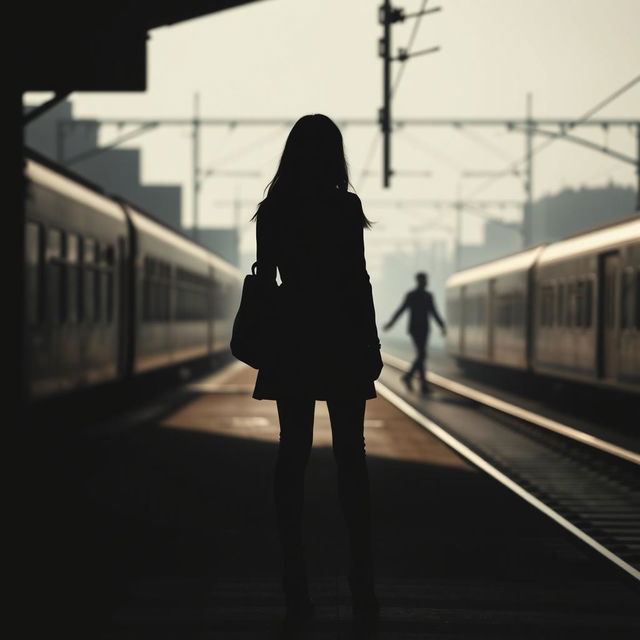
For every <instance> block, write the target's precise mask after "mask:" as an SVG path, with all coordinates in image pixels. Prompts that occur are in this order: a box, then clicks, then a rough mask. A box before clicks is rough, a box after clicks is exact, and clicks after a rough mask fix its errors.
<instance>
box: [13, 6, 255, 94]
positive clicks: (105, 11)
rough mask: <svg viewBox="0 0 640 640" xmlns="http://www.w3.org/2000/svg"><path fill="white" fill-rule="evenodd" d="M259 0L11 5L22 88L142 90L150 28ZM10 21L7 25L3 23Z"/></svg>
mask: <svg viewBox="0 0 640 640" xmlns="http://www.w3.org/2000/svg"><path fill="white" fill-rule="evenodd" d="M256 1H258V0H170V1H169V0H156V1H151V0H148V1H141V0H137V1H136V0H108V1H106V0H102V1H98V2H86V1H85V2H79V1H78V0H75V1H71V0H58V1H57V2H51V1H50V0H39V1H38V0H37V1H35V2H25V3H19V4H18V3H16V7H15V9H14V11H13V21H14V24H15V27H16V28H15V29H14V30H13V34H14V35H15V36H17V37H15V40H14V41H15V42H16V43H17V50H16V55H17V63H18V64H17V66H18V69H19V77H20V84H21V89H22V90H23V91H56V92H63V91H144V90H145V89H146V67H147V65H146V42H147V38H148V35H147V34H148V31H149V30H150V29H155V28H156V27H161V26H165V25H171V24H175V23H177V22H183V21H185V20H191V19H193V18H198V17H201V16H203V15H207V14H210V13H216V12H218V11H223V10H225V9H231V8H233V7H237V6H240V5H244V4H249V3H253V2H256ZM7 26H9V25H7Z"/></svg>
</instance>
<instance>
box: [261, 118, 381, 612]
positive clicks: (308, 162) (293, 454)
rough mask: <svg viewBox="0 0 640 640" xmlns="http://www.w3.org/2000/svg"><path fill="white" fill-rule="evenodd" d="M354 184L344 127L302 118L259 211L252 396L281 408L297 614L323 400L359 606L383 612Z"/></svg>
mask: <svg viewBox="0 0 640 640" xmlns="http://www.w3.org/2000/svg"><path fill="white" fill-rule="evenodd" d="M348 186H349V178H348V172H347V166H346V161H345V156H344V149H343V144H342V135H341V133H340V131H339V129H338V127H337V126H336V125H335V124H334V123H333V122H332V121H331V120H330V119H329V118H327V117H326V116H323V115H320V114H315V115H310V116H304V117H302V118H300V120H298V122H297V123H296V124H295V125H294V127H293V129H292V130H291V132H290V134H289V136H288V138H287V142H286V145H285V148H284V151H283V153H282V157H281V159H280V164H279V166H278V170H277V172H276V175H275V177H274V179H273V180H272V181H271V183H270V185H269V190H268V194H267V197H266V198H265V199H264V200H263V201H262V202H261V203H260V206H259V208H258V211H257V213H256V216H255V219H256V223H257V224H256V240H257V262H258V267H257V270H258V277H259V279H260V282H261V286H262V287H263V288H264V291H265V298H268V299H269V300H270V307H271V308H270V309H269V310H268V311H269V313H270V316H269V317H270V321H269V325H268V331H266V334H267V335H266V337H265V341H264V353H263V358H262V363H261V364H262V366H260V368H259V372H258V377H257V380H256V385H255V390H254V393H253V397H254V398H256V399H272V400H276V401H277V403H278V414H279V419H280V442H279V449H278V457H277V463H276V470H275V477H274V496H275V504H276V512H277V521H278V532H279V536H280V543H281V548H282V586H283V590H284V594H285V597H286V603H287V618H288V619H308V618H310V617H311V616H312V615H313V602H312V600H311V597H310V594H309V590H308V582H307V571H306V563H305V554H304V544H303V539H302V516H303V500H304V477H305V470H306V467H307V461H308V459H309V452H310V449H311V443H312V437H313V417H314V407H315V401H316V400H326V401H327V405H328V408H329V412H330V417H331V428H332V434H333V451H334V454H335V458H336V461H337V465H338V484H339V493H340V502H341V507H342V512H343V515H344V518H345V521H346V523H347V526H348V531H349V543H350V551H351V556H350V557H351V562H350V566H349V573H348V579H349V585H350V587H351V592H352V604H353V612H354V614H355V615H356V616H359V617H368V618H370V617H375V616H376V615H377V613H378V610H379V604H378V601H377V598H376V595H375V590H374V571H373V559H372V554H371V526H370V506H369V478H368V475H367V463H366V457H365V443H364V413H365V404H366V400H367V399H368V398H375V397H376V392H375V388H374V385H373V381H374V380H375V379H376V378H377V377H378V376H379V374H380V370H381V369H382V360H381V358H380V342H379V340H378V333H377V329H376V322H375V311H374V306H373V297H372V292H371V284H370V281H369V275H368V273H367V270H366V264H365V257H364V243H363V228H365V227H368V226H370V223H369V221H368V220H367V218H366V217H365V215H364V212H363V210H362V205H361V203H360V199H359V198H358V197H357V196H356V195H355V194H353V193H350V192H348V191H347V189H348ZM276 269H277V271H278V272H279V274H280V279H281V285H280V286H279V287H278V288H277V289H275V282H276ZM267 292H268V293H267ZM265 317H266V313H265Z"/></svg>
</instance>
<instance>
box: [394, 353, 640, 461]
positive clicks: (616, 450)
mask: <svg viewBox="0 0 640 640" xmlns="http://www.w3.org/2000/svg"><path fill="white" fill-rule="evenodd" d="M382 359H383V361H384V363H385V364H388V365H390V366H392V367H394V368H395V369H400V370H402V371H406V370H407V369H408V368H409V367H410V363H409V362H407V361H406V360H403V359H402V358H398V357H397V356H392V355H391V354H388V353H383V355H382ZM427 380H428V381H429V382H430V383H432V384H434V385H435V386H437V387H440V388H442V389H445V390H446V391H450V392H451V393H454V394H456V395H459V396H462V397H464V398H468V399H469V400H473V401H474V402H478V403H480V404H483V405H485V406H487V407H491V408H492V409H495V410H497V411H500V412H501V413H504V414H506V415H509V416H511V417H513V418H518V419H519V420H524V421H525V422H528V423H530V424H533V425H535V426H537V427H542V428H544V429H548V430H549V431H553V432H554V433H558V434H560V435H562V436H565V437H566V438H571V439H572V440H575V441H576V442H580V443H581V444H585V445H587V446H590V447H593V448H595V449H599V450H600V451H604V452H605V453H608V454H610V455H613V456H616V457H618V458H622V459H623V460H627V461H628V462H632V463H634V464H637V465H640V454H638V453H636V452H635V451H631V450H629V449H625V448H624V447H620V446H618V445H615V444H612V443H611V442H607V441H606V440H602V439H601V438H597V437H595V436H592V435H589V434H588V433H585V432H584V431H580V429H576V428H575V427H570V426H569V425H566V424H562V423H561V422H558V421H557V420H552V419H551V418H546V417H545V416H541V415H539V414H537V413H534V412H533V411H529V410H528V409H523V408H522V407H518V406H517V405H515V404H512V403H511V402H507V401H505V400H500V399H499V398H496V397H495V396H492V395H490V394H488V393H484V392H483V391H479V390H478V389H474V388H473V387H469V386H468V385H465V384H462V383H461V382H456V381H455V380H451V379H450V378H446V377H445V376H441V375H440V374H438V373H434V372H432V371H429V372H428V373H427Z"/></svg>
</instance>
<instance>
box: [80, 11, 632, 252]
mask: <svg viewBox="0 0 640 640" xmlns="http://www.w3.org/2000/svg"><path fill="white" fill-rule="evenodd" d="M379 4H380V2H379V0H263V1H261V2H257V3H255V4H249V5H246V6H244V7H241V8H238V9H232V10H229V11H225V12H222V13H219V14H214V15H212V16H209V17H205V18H201V19H198V20H193V21H189V22H185V23H182V24H179V25H176V26H172V27H166V28H161V29H157V30H155V31H153V32H152V33H151V38H150V40H149V45H148V54H149V65H148V91H147V92H146V93H137V94H134V93H124V94H99V93H84V94H74V95H73V96H72V99H73V102H74V107H75V113H76V116H79V117H101V116H102V117H118V116H122V117H126V116H132V117H133V116H135V117H150V118H155V117H162V116H184V117H189V116H190V115H191V113H192V105H193V94H194V93H195V92H196V91H197V92H199V93H200V96H201V113H202V115H203V116H212V117H213V116H215V117H226V116H228V117H239V116H248V117H251V116H270V117H278V116H280V117H287V118H297V117H299V116H301V115H303V114H305V113H314V112H321V113H326V114H327V115H329V116H331V117H333V118H335V119H340V118H342V117H370V118H375V117H376V114H377V111H378V108H379V107H380V105H381V92H382V86H381V82H382V78H381V76H382V73H381V61H380V58H378V55H377V42H378V39H379V37H380V36H381V27H380V25H379V24H378V21H377V12H378V5H379ZM421 4H422V3H421V0H404V1H403V2H397V4H396V6H400V7H404V8H405V9H406V11H407V12H410V11H415V10H417V9H418V8H419V7H420V6H421ZM427 6H428V7H434V6H441V7H442V9H443V10H442V11H441V12H440V13H438V14H435V15H432V16H427V17H425V18H424V19H423V20H422V22H421V25H420V30H419V32H418V36H417V39H416V42H415V45H414V48H415V49H423V48H427V47H431V46H434V45H440V46H441V47H442V49H441V51H440V52H438V53H436V54H432V55H429V56H425V57H417V58H415V59H413V60H410V61H409V62H408V64H407V67H406V69H405V71H404V76H403V78H402V82H401V84H400V88H399V90H398V94H397V97H396V99H395V102H394V115H395V116H397V117H411V116H414V117H421V116H422V117H424V116H444V117H455V116H459V117H473V116H478V117H518V116H519V117H522V116H524V111H525V101H526V93H527V92H528V91H530V92H532V94H533V110H534V115H538V116H547V117H554V116H555V117H568V118H576V117H578V116H580V115H581V114H582V113H584V112H585V111H587V110H588V109H589V108H591V107H592V106H594V105H595V104H596V103H597V102H599V101H600V100H602V99H603V98H605V97H606V96H608V95H609V94H610V93H612V92H613V91H615V90H616V89H617V88H619V87H620V86H622V85H623V84H625V83H626V82H628V81H629V80H630V79H632V78H633V77H634V76H636V75H638V73H640V38H638V25H639V24H640V0H536V1H535V2H531V1H530V0H439V2H436V0H430V1H429V2H428V4H427ZM412 26H413V21H412V20H410V21H407V23H405V24H400V25H396V26H394V28H393V38H394V49H397V47H402V46H405V45H406V43H407V40H408V38H409V34H410V30H411V29H412ZM398 66H399V65H397V64H396V70H397V68H398ZM596 117H601V118H604V117H612V118H616V117H634V118H640V84H639V85H636V86H635V87H634V88H633V89H631V90H630V91H629V92H628V93H627V94H625V95H624V96H622V97H621V98H619V99H618V100H617V101H615V102H614V103H612V104H611V105H609V106H608V107H606V108H605V109H604V110H603V111H602V112H600V113H599V114H598V115H597V116H596ZM343 133H344V136H345V143H346V148H347V153H348V159H349V162H350V166H351V170H352V181H353V182H354V185H355V187H356V189H357V191H358V193H359V194H360V196H361V197H362V199H363V200H364V202H365V207H366V202H367V200H378V199H381V198H391V199H393V200H397V199H402V198H447V199H450V198H454V197H455V195H456V190H457V188H458V184H459V183H460V172H461V170H464V169H468V170H480V169H489V170H497V169H502V168H504V167H505V165H506V163H507V161H508V160H509V159H517V158H519V157H521V156H522V154H523V151H524V138H523V136H522V135H520V134H517V133H513V132H507V131H506V130H505V129H502V128H496V129H472V130H469V132H468V133H467V132H466V131H462V132H459V131H456V130H453V129H449V128H446V129H433V128H412V129H409V130H406V131H403V132H399V133H398V134H397V135H396V136H395V139H394V168H395V169H396V170H400V171H401V170H403V169H407V170H430V171H432V172H433V175H432V176H431V177H430V178H424V177H422V178H416V177H411V178H410V177H404V178H403V177H400V176H398V177H397V178H396V179H395V180H394V183H393V186H392V189H391V190H383V189H382V188H381V186H380V182H381V181H380V177H379V175H376V176H371V177H367V178H366V179H365V180H364V181H363V180H361V179H360V174H361V172H362V169H363V166H364V163H365V158H366V157H367V153H368V150H369V148H370V145H371V143H372V140H373V139H374V137H375V135H376V131H375V130H374V129H372V128H371V129H362V128H357V129H356V128H353V129H350V128H347V129H346V130H344V131H343ZM116 134H117V132H116V130H115V129H113V128H112V129H109V128H104V129H103V132H102V140H103V141H104V142H107V141H108V140H109V139H110V138H111V137H113V136H114V135H116ZM286 134H287V130H286V129H284V128H275V129H274V128H271V129H268V128H238V129H235V130H230V129H224V128H220V129H205V130H204V131H203V135H202V162H203V167H204V168H211V169H218V170H240V171H244V170H246V171H261V172H262V174H261V176H260V177H258V178H242V179H241V178H230V177H225V176H223V175H221V176H213V177H211V178H209V179H207V180H206V181H205V183H204V186H203V191H202V194H201V221H202V223H203V224H219V225H222V226H224V225H229V224H232V220H233V219H232V215H231V210H230V208H229V207H222V206H220V205H218V206H216V205H215V201H216V200H228V199H230V198H233V197H234V195H235V194H237V193H239V194H240V195H241V197H242V198H243V199H245V200H249V201H258V200H259V199H260V197H261V194H262V190H263V188H264V186H265V184H266V183H267V182H268V181H269V180H270V178H271V177H272V174H273V171H274V170H275V164H276V161H277V158H278V156H279V153H280V151H281V149H282V145H283V142H284V139H285V137H286ZM578 135H584V136H585V137H589V138H590V139H592V140H593V141H595V142H598V143H603V142H608V144H610V146H611V147H612V148H615V149H617V150H620V151H622V152H625V153H627V154H628V155H632V156H633V155H635V154H636V141H635V137H634V136H633V135H632V132H631V131H626V130H625V131H622V130H619V131H610V132H609V133H608V134H606V133H605V132H602V131H601V130H593V131H591V130H587V129H584V130H582V131H581V132H580V133H579V134H578ZM127 146H132V147H135V146H139V147H141V148H142V149H143V176H144V179H145V180H147V181H149V182H180V183H182V184H183V185H184V186H185V189H184V200H183V216H184V219H185V221H186V222H187V223H189V222H190V215H191V192H190V159H191V155H190V154H191V152H190V132H189V130H188V129H184V130H176V129H163V130H157V131H153V132H150V133H147V134H145V135H144V136H142V137H140V138H137V139H135V140H133V141H132V142H131V143H128V145H127ZM379 149H380V146H378V151H379ZM243 150H244V152H243ZM380 164H381V161H380V154H379V152H378V153H376V154H375V156H374V157H373V162H372V163H371V165H370V169H371V170H375V171H379V170H380ZM609 180H614V181H615V182H617V183H620V184H626V185H633V186H635V184H636V178H635V174H634V168H633V167H632V166H630V165H626V164H623V163H621V162H619V161H616V160H613V159H611V158H608V157H606V156H604V155H600V154H597V153H594V152H592V151H589V150H586V149H583V148H580V147H577V146H574V145H571V144H568V143H566V142H557V143H555V144H554V145H552V146H551V147H550V148H549V150H546V151H544V152H542V153H541V154H540V155H539V157H537V158H536V164H535V174H534V188H535V195H536V196H537V197H539V196H540V195H543V194H545V193H548V192H553V191H556V190H558V189H561V188H562V187H563V186H571V187H580V186H581V185H601V184H603V183H607V182H608V181H609ZM478 186H479V180H478V179H477V178H476V179H472V178H467V179H464V180H463V181H462V183H461V188H462V190H463V192H467V193H468V192H471V191H473V190H475V189H477V187H478ZM522 195H523V191H522V184H521V182H519V181H518V180H517V179H514V178H506V179H503V180H500V181H497V182H495V184H493V185H492V186H491V187H490V188H488V189H486V190H485V191H483V193H482V194H481V195H480V194H479V195H478V197H486V198H517V199H520V198H521V197H522ZM252 213H253V211H252V210H251V209H247V210H246V211H244V212H243V214H244V218H245V219H246V218H248V217H250V215H251V214H252ZM496 213H497V214H498V215H501V216H504V217H505V218H506V217H508V214H506V213H505V214H503V213H500V212H496ZM368 214H369V216H370V217H371V218H373V219H376V220H378V221H379V225H380V226H379V233H378V237H379V238H380V236H382V235H385V236H387V237H390V236H393V237H397V236H402V235H406V234H408V233H410V226H411V225H418V224H422V223H424V224H425V225H427V228H426V229H423V230H422V231H421V233H422V234H423V235H424V237H425V238H428V237H432V236H435V235H442V234H443V233H446V232H443V231H442V230H438V229H437V228H435V226H434V228H433V229H429V228H428V223H429V221H430V220H432V219H437V220H438V224H440V225H441V226H442V224H443V223H444V224H445V226H446V224H448V223H449V217H448V214H446V213H438V212H435V211H432V210H423V211H413V212H412V213H408V212H399V211H397V210H393V209H389V210H385V209H379V208H375V209H374V208H373V207H372V208H371V209H370V210H369V211H368ZM512 217H513V214H512ZM465 222H466V224H465V233H464V236H465V238H467V239H474V238H475V239H477V238H478V236H479V230H480V226H479V225H480V222H479V221H476V220H474V219H472V218H471V217H469V216H468V217H467V218H466V220H465ZM245 229H246V230H247V234H246V238H245V241H244V246H245V247H248V246H251V244H252V243H253V230H252V228H251V227H249V226H248V225H246V226H245ZM370 238H371V240H372V242H371V243H370V246H369V248H368V253H369V255H372V254H376V253H377V251H379V249H377V248H376V247H380V248H382V246H383V244H384V242H383V243H382V244H380V240H378V241H376V242H377V244H376V242H373V237H372V236H370ZM374 245H375V246H374ZM375 257H376V256H375V255H372V258H373V259H374V260H375Z"/></svg>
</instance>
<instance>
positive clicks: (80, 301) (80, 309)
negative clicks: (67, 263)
mask: <svg viewBox="0 0 640 640" xmlns="http://www.w3.org/2000/svg"><path fill="white" fill-rule="evenodd" d="M84 251H85V242H84V238H83V237H82V236H79V237H78V295H77V299H76V305H77V312H76V315H77V317H78V322H82V321H83V320H84V315H85V314H84V281H85V277H84V270H83V263H84Z"/></svg>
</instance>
